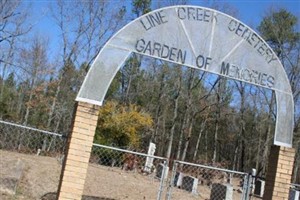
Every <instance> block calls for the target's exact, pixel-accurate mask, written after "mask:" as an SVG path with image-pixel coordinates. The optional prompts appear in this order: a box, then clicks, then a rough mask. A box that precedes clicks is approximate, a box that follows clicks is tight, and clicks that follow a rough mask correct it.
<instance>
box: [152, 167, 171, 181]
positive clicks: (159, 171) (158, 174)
mask: <svg viewBox="0 0 300 200" xmlns="http://www.w3.org/2000/svg"><path fill="white" fill-rule="evenodd" d="M164 168H165V175H164V178H165V179H166V178H167V177H168V171H169V167H167V166H166V167H165V166H164V164H162V163H159V164H158V165H157V167H156V174H155V176H156V178H159V179H161V178H162V174H163V171H164Z"/></svg>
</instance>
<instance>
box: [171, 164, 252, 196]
mask: <svg viewBox="0 0 300 200" xmlns="http://www.w3.org/2000/svg"><path fill="white" fill-rule="evenodd" d="M249 177H250V176H249V175H248V174H247V173H242V172H237V171H230V170H226V169H220V168H215V167H209V166H204V165H198V164H193V163H187V162H182V161H177V160H176V161H174V164H173V169H172V176H171V180H170V185H169V188H168V194H167V199H168V200H170V199H177V198H176V197H174V196H173V193H174V191H178V190H182V191H185V192H186V193H189V194H193V195H194V196H197V199H203V200H204V199H213V200H224V199H233V200H242V199H247V196H248V191H249V190H250V188H249V187H250V182H251V180H250V179H249Z"/></svg>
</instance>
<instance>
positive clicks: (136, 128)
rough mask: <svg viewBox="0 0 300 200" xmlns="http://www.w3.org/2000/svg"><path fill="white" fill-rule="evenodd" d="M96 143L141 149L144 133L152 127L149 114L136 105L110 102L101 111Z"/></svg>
mask: <svg viewBox="0 0 300 200" xmlns="http://www.w3.org/2000/svg"><path fill="white" fill-rule="evenodd" d="M99 112H100V113H99V121H98V126H97V130H96V135H95V141H96V142H97V143H101V144H109V145H116V146H119V147H123V146H131V147H134V148H137V147H139V144H140V139H141V136H142V134H143V133H144V131H147V129H149V128H151V127H152V124H153V121H152V119H151V117H150V115H149V114H147V113H145V112H143V111H142V110H141V109H140V108H139V107H138V106H136V105H132V104H130V105H128V106H125V105H121V104H119V103H117V102H116V101H108V102H106V103H105V105H104V106H103V107H102V108H101V109H100V111H99Z"/></svg>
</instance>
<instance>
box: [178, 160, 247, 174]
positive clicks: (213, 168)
mask: <svg viewBox="0 0 300 200" xmlns="http://www.w3.org/2000/svg"><path fill="white" fill-rule="evenodd" d="M174 162H175V163H179V164H184V165H191V166H195V167H202V168H207V169H212V170H218V171H222V172H227V173H234V174H240V175H248V173H246V172H239V171H233V170H229V169H222V168H217V167H212V166H206V165H200V164H195V163H189V162H184V161H179V160H175V161H174Z"/></svg>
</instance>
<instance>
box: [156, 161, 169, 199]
mask: <svg viewBox="0 0 300 200" xmlns="http://www.w3.org/2000/svg"><path fill="white" fill-rule="evenodd" d="M167 165H168V162H167V160H165V161H164V165H163V170H162V172H161V173H162V175H161V178H160V184H159V189H158V194H157V200H161V195H162V192H163V188H164V181H165V178H166V177H165V175H166V169H167Z"/></svg>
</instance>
